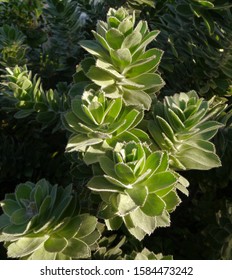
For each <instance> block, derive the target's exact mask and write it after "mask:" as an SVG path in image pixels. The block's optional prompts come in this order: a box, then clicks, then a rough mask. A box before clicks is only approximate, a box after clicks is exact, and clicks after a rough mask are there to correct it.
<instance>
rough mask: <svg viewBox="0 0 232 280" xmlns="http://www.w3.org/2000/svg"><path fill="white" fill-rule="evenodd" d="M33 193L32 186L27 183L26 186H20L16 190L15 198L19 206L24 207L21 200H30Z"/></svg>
mask: <svg viewBox="0 0 232 280" xmlns="http://www.w3.org/2000/svg"><path fill="white" fill-rule="evenodd" d="M31 191H32V186H31V185H29V184H27V183H25V184H19V185H18V186H17V187H16V189H15V197H16V199H17V201H18V203H19V204H21V205H22V203H21V200H22V199H27V200H30V194H31Z"/></svg>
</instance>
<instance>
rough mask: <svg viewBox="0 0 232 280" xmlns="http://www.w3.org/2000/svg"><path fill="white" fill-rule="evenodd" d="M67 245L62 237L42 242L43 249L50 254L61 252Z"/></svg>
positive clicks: (50, 238)
mask: <svg viewBox="0 0 232 280" xmlns="http://www.w3.org/2000/svg"><path fill="white" fill-rule="evenodd" d="M67 245H68V241H67V240H66V239H65V238H63V237H55V236H54V237H53V236H51V237H49V238H48V239H47V240H46V241H45V242H44V249H45V250H46V251H48V252H50V253H58V252H61V251H63V250H64V249H65V248H66V247H67Z"/></svg>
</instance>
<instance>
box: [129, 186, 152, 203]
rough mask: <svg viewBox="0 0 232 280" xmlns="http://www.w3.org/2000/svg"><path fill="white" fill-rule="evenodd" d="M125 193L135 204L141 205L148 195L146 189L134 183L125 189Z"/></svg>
mask: <svg viewBox="0 0 232 280" xmlns="http://www.w3.org/2000/svg"><path fill="white" fill-rule="evenodd" d="M126 193H127V194H128V195H129V196H130V197H131V199H132V200H133V201H134V203H135V204H136V205H138V206H143V205H144V202H145V201H146V199H147V196H148V189H147V188H146V187H144V186H141V185H135V186H133V188H132V189H128V190H126Z"/></svg>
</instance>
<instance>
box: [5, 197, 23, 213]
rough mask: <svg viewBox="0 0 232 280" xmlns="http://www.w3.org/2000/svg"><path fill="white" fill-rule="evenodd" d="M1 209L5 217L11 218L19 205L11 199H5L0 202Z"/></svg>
mask: <svg viewBox="0 0 232 280" xmlns="http://www.w3.org/2000/svg"><path fill="white" fill-rule="evenodd" d="M1 207H2V210H3V212H4V213H5V214H6V215H7V216H11V215H12V214H13V213H14V212H15V211H17V210H18V209H19V208H20V206H19V204H18V203H17V202H16V201H15V200H12V199H5V200H3V201H2V202H1Z"/></svg>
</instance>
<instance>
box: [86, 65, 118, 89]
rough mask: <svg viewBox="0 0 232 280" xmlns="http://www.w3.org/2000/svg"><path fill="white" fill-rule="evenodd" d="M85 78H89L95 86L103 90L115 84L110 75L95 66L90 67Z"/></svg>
mask: <svg viewBox="0 0 232 280" xmlns="http://www.w3.org/2000/svg"><path fill="white" fill-rule="evenodd" d="M86 76H87V77H88V78H90V79H91V80H92V81H93V82H94V83H95V84H97V85H98V86H101V87H103V88H104V87H106V86H109V85H113V84H114V83H115V80H114V78H113V77H112V75H110V74H109V73H108V72H107V71H105V70H103V69H101V68H98V67H96V66H92V67H91V68H90V70H89V71H88V73H87V74H86Z"/></svg>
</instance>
